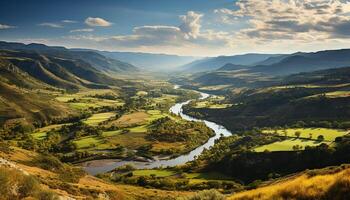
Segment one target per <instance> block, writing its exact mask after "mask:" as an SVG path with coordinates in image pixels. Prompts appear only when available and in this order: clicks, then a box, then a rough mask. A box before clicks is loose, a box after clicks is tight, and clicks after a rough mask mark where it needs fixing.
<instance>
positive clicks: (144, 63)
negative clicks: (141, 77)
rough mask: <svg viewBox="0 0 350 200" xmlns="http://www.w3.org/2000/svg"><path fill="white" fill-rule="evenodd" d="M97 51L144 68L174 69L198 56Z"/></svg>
mask: <svg viewBox="0 0 350 200" xmlns="http://www.w3.org/2000/svg"><path fill="white" fill-rule="evenodd" d="M97 52H98V53H100V54H102V55H104V56H106V57H109V58H113V59H118V60H122V61H124V62H128V63H131V64H133V65H135V66H137V67H140V68H143V69H146V70H151V71H152V70H162V71H167V70H174V69H177V68H178V67H180V66H182V65H184V64H187V63H189V62H192V61H194V60H196V59H198V57H193V56H177V55H167V54H153V53H139V52H109V51H97Z"/></svg>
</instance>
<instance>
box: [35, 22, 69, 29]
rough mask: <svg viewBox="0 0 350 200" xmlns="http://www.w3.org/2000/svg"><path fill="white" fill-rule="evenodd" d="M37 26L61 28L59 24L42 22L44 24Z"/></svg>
mask: <svg viewBox="0 0 350 200" xmlns="http://www.w3.org/2000/svg"><path fill="white" fill-rule="evenodd" d="M38 26H46V27H51V28H63V26H62V25H61V24H58V23H51V22H44V23H41V24H38Z"/></svg>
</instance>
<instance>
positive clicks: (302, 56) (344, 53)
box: [191, 49, 350, 87]
mask: <svg viewBox="0 0 350 200" xmlns="http://www.w3.org/2000/svg"><path fill="white" fill-rule="evenodd" d="M258 63H260V64H259V65H255V66H244V65H237V64H231V63H229V64H225V65H223V66H222V67H221V68H219V69H218V70H216V71H210V72H206V73H197V74H195V75H193V76H192V78H191V79H192V81H194V82H195V83H197V84H200V85H225V84H228V85H232V86H233V87H255V86H264V85H266V84H269V83H270V81H271V78H273V77H277V76H287V75H291V74H297V73H305V72H313V71H319V70H326V69H333V68H341V67H347V66H350V49H340V50H327V51H319V52H313V53H302V52H297V53H293V54H290V55H280V56H274V57H269V58H267V59H265V60H264V61H260V62H258ZM261 63H265V65H262V64H261ZM268 63H271V64H268ZM273 79H275V78H273Z"/></svg>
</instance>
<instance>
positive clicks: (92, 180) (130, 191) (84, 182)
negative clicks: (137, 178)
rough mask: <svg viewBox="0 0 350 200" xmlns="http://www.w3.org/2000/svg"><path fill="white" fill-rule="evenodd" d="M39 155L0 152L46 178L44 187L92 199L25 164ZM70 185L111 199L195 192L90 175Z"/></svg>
mask: <svg viewBox="0 0 350 200" xmlns="http://www.w3.org/2000/svg"><path fill="white" fill-rule="evenodd" d="M37 155H38V154H37V153H33V152H31V151H27V150H23V149H20V148H14V151H12V152H11V153H10V154H5V153H2V152H0V157H4V158H6V159H7V160H9V161H12V162H14V163H16V165H17V166H18V167H19V168H20V169H23V170H24V171H26V172H28V173H29V174H30V175H33V176H35V177H37V178H40V179H41V180H45V181H44V182H43V183H42V184H41V186H42V187H43V188H45V189H49V190H51V191H53V192H55V193H56V194H59V195H61V196H64V197H71V198H74V199H91V197H89V196H86V195H85V194H84V193H81V192H80V193H79V192H78V193H72V192H71V191H70V190H65V189H62V188H60V187H57V186H58V185H62V184H68V183H67V182H63V181H62V180H61V179H60V178H59V174H56V173H54V172H52V171H48V170H44V169H41V168H39V167H33V166H28V165H26V164H25V163H26V162H28V161H31V160H32V159H33V158H35V157H36V156H37ZM69 185H71V186H72V187H73V188H74V190H76V189H77V190H78V189H80V191H83V190H92V191H98V192H99V193H101V194H102V193H105V192H106V193H111V192H112V193H113V194H115V195H113V196H112V197H111V198H110V199H111V200H141V199H154V200H172V199H174V200H175V199H176V198H177V197H179V196H187V195H191V194H193V192H179V191H165V190H158V189H147V188H143V187H138V186H130V185H123V184H114V183H110V182H106V181H104V180H102V179H99V178H96V177H93V176H90V175H85V176H83V177H82V178H80V180H79V182H78V183H69ZM0 199H1V197H0ZM93 199H95V198H93ZM101 199H103V198H101Z"/></svg>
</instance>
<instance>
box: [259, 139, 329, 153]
mask: <svg viewBox="0 0 350 200" xmlns="http://www.w3.org/2000/svg"><path fill="white" fill-rule="evenodd" d="M321 143H326V144H330V143H331V142H317V141H314V140H307V139H295V138H294V139H288V140H284V141H281V142H274V143H271V144H267V145H263V146H260V147H257V148H255V149H254V150H255V151H256V152H263V151H265V150H268V151H293V146H295V145H299V146H300V147H302V149H304V148H305V147H306V146H318V145H320V144H321Z"/></svg>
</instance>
